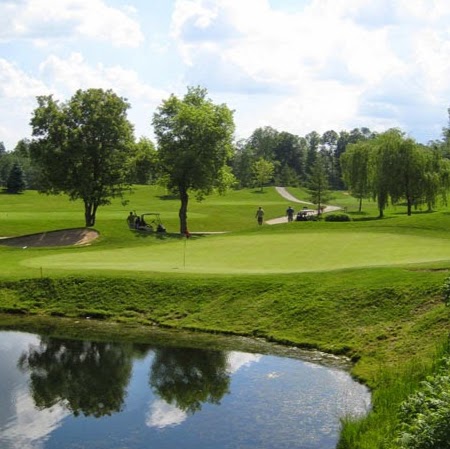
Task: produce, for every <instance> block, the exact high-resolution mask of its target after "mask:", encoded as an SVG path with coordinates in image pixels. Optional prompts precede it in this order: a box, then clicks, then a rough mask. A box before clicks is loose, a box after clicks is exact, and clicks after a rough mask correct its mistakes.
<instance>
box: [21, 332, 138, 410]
mask: <svg viewBox="0 0 450 449" xmlns="http://www.w3.org/2000/svg"><path fill="white" fill-rule="evenodd" d="M132 355H133V347H132V346H131V345H117V344H110V343H96V342H90V341H73V340H57V339H51V338H47V337H43V338H42V339H41V341H40V343H39V345H31V346H30V347H29V349H28V350H27V351H25V352H24V353H22V355H21V356H20V358H19V362H18V366H19V367H20V369H21V370H22V371H23V372H25V373H28V374H29V376H30V390H31V396H32V397H33V399H34V402H35V404H36V406H37V407H38V408H40V409H45V408H49V407H53V406H54V405H56V404H60V405H62V406H63V407H65V408H67V409H68V410H69V411H70V412H71V413H73V415H74V416H78V415H79V414H80V413H82V414H83V415H84V416H94V417H96V418H98V417H100V416H104V415H111V414H112V413H114V412H119V411H120V410H121V409H122V405H123V403H124V398H125V388H126V386H127V385H128V382H129V380H130V374H131V367H132ZM105 379H107V381H106V382H105Z"/></svg>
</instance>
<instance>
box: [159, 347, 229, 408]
mask: <svg viewBox="0 0 450 449" xmlns="http://www.w3.org/2000/svg"><path fill="white" fill-rule="evenodd" d="M229 384H230V377H229V375H228V373H227V359H226V354H225V353H224V352H222V351H211V350H204V349H202V350H201V349H187V348H160V349H157V350H155V358H154V360H153V365H152V369H151V374H150V385H151V387H152V388H153V390H154V391H155V393H156V394H158V395H159V396H160V397H161V398H162V399H164V400H165V401H166V402H168V403H169V404H173V405H175V406H177V407H178V408H179V409H181V410H183V411H185V412H190V413H195V412H196V411H198V410H200V409H201V408H202V403H204V402H209V403H211V404H219V403H220V400H221V399H222V397H223V396H224V395H225V394H226V393H228V392H229Z"/></svg>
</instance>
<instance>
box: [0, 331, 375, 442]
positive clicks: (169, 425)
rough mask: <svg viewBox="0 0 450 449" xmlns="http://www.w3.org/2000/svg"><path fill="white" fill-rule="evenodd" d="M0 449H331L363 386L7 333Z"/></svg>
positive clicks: (286, 360)
mask: <svg viewBox="0 0 450 449" xmlns="http://www.w3.org/2000/svg"><path fill="white" fill-rule="evenodd" d="M0 358H1V359H0V360H1V363H0V447H1V448H2V449H19V448H20V449H88V448H89V449H94V448H95V449H103V448H104V449H144V448H145V449H149V448H155V449H156V448H157V449H166V448H167V449H168V448H170V449H172V448H180V449H190V448H192V449H194V448H195V449H203V448H205V449H206V448H208V449H211V448H214V449H236V448H240V449H250V448H255V449H256V448H258V449H272V448H273V449H275V448H276V449H283V448H286V449H288V448H289V449H294V448H299V449H300V448H301V449H315V448H317V449H319V448H320V449H328V448H330V449H331V448H335V447H336V444H337V441H338V435H339V427H340V424H339V419H340V417H343V416H344V415H348V414H352V415H355V414H364V413H366V412H367V410H368V408H369V406H370V405H369V404H370V396H369V392H368V391H367V389H366V388H365V387H364V386H362V385H360V384H358V383H356V382H354V381H353V380H352V379H351V377H350V375H349V374H348V373H347V372H346V371H344V370H342V369H339V368H335V367H327V366H323V365H320V364H317V363H312V362H308V361H304V360H299V359H298V358H291V357H280V356H277V355H263V354H258V353H250V352H243V351H241V350H240V351H223V350H215V349H204V348H203V349H193V348H190V347H183V343H182V342H180V344H179V346H173V345H172V346H170V347H169V346H164V345H159V344H158V346H156V345H153V344H152V345H147V344H132V343H104V342H103V343H101V342H95V341H75V340H66V339H54V338H50V337H45V336H39V335H35V334H29V333H23V332H15V331H1V332H0Z"/></svg>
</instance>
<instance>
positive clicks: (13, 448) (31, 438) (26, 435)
mask: <svg viewBox="0 0 450 449" xmlns="http://www.w3.org/2000/svg"><path fill="white" fill-rule="evenodd" d="M38 342H39V339H38V338H37V337H36V336H33V335H30V334H21V333H16V332H7V333H5V336H4V339H3V341H2V343H1V345H0V351H1V353H2V364H1V367H0V378H1V379H2V385H1V388H0V392H1V395H2V396H3V398H4V399H2V402H3V403H4V404H9V405H8V407H7V410H5V413H0V446H1V447H2V449H40V448H42V447H43V446H44V443H45V441H46V440H47V439H48V437H49V436H50V434H51V433H52V432H53V431H54V430H56V429H57V428H58V427H59V426H60V425H61V424H62V420H63V419H64V418H65V417H66V416H67V415H69V414H70V413H69V412H68V411H67V410H66V409H65V408H64V407H62V406H59V405H55V406H53V407H51V408H49V409H42V410H40V409H38V408H37V407H36V406H35V404H34V400H33V398H32V397H31V395H30V392H29V389H28V376H26V375H25V374H23V373H20V372H16V371H15V370H12V369H11V368H12V367H13V366H15V365H16V363H17V360H18V358H19V356H20V354H21V353H22V351H23V350H25V349H26V348H27V347H28V345H30V344H38ZM13 372H14V373H15V375H14V376H12V375H11V374H12V373H13Z"/></svg>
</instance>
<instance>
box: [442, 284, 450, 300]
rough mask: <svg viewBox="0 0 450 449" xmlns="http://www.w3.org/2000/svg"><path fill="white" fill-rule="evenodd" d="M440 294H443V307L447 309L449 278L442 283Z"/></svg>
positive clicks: (449, 287)
mask: <svg viewBox="0 0 450 449" xmlns="http://www.w3.org/2000/svg"><path fill="white" fill-rule="evenodd" d="M442 294H443V297H444V298H443V299H444V302H445V305H446V306H447V307H450V277H448V278H447V279H446V280H445V281H444V286H443V288H442Z"/></svg>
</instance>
